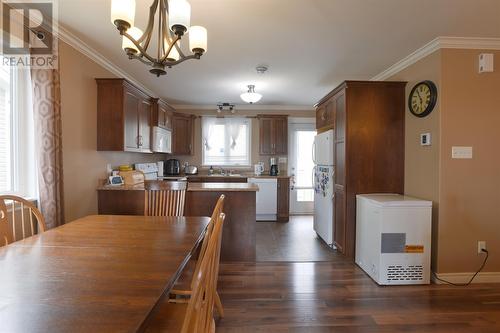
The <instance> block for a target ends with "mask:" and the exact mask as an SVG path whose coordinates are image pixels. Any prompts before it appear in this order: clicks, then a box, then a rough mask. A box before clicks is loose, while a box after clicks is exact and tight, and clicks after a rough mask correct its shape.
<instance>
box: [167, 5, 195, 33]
mask: <svg viewBox="0 0 500 333" xmlns="http://www.w3.org/2000/svg"><path fill="white" fill-rule="evenodd" d="M168 5H169V9H170V11H169V24H170V30H171V31H172V32H174V33H178V32H182V34H185V33H186V32H187V30H188V29H189V26H190V23H191V5H190V4H189V2H187V1H186V0H170V1H169V2H168Z"/></svg>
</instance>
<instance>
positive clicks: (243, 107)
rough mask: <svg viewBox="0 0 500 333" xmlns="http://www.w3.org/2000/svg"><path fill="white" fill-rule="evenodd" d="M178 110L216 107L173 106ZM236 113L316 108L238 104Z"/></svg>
mask: <svg viewBox="0 0 500 333" xmlns="http://www.w3.org/2000/svg"><path fill="white" fill-rule="evenodd" d="M171 105H172V107H174V108H175V109H177V110H214V111H215V110H216V109H217V107H216V106H215V105H206V104H205V105H201V104H200V105H196V104H171ZM234 109H235V110H236V111H238V110H245V111H252V110H256V111H314V107H312V106H305V105H265V104H236V105H235V106H234Z"/></svg>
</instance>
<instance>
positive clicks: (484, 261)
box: [432, 249, 490, 287]
mask: <svg viewBox="0 0 500 333" xmlns="http://www.w3.org/2000/svg"><path fill="white" fill-rule="evenodd" d="M481 251H483V252H484V253H486V257H485V258H484V260H483V263H482V264H481V267H479V269H478V270H477V271H476V273H474V275H473V276H472V277H471V278H470V280H469V282H467V283H453V282H450V281H446V280H443V279H441V278H439V277H438V276H437V274H436V273H435V272H432V274H434V278H435V279H436V280H438V281H441V282H443V283H446V284H449V285H452V286H457V287H467V286H468V285H470V284H471V283H472V281H474V279H475V278H476V276H477V275H478V274H479V273H480V272H481V271H482V270H483V268H484V266H485V265H486V262H487V261H488V257H489V255H490V254H489V253H488V250H486V249H482V250H481Z"/></svg>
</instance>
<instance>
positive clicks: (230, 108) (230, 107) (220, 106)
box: [217, 103, 235, 114]
mask: <svg viewBox="0 0 500 333" xmlns="http://www.w3.org/2000/svg"><path fill="white" fill-rule="evenodd" d="M224 110H228V111H229V112H231V113H232V114H234V112H235V110H234V104H230V103H219V104H217V113H221V112H222V111H224Z"/></svg>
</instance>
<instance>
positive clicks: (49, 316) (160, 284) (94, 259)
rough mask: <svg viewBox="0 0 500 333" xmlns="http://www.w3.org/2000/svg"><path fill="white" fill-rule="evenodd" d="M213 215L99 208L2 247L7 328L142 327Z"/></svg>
mask: <svg viewBox="0 0 500 333" xmlns="http://www.w3.org/2000/svg"><path fill="white" fill-rule="evenodd" d="M209 221H210V219H209V218H208V217H147V216H118V215H95V216H87V217H84V218H81V219H78V220H76V221H73V222H70V223H66V224H64V225H62V226H60V227H57V228H54V229H51V230H48V231H46V232H44V233H40V234H38V235H35V236H33V237H30V238H27V239H24V240H21V241H18V242H15V243H12V244H10V245H7V246H4V247H0V332H9V333H14V332H52V333H54V332H141V331H143V330H144V329H145V328H146V327H147V324H148V320H149V318H151V317H152V316H153V314H154V313H155V310H156V309H157V307H158V306H159V304H160V303H161V302H162V301H163V300H164V299H165V298H166V297H168V293H169V291H170V290H171V288H172V287H173V285H174V283H175V282H176V280H177V279H178V277H179V276H180V274H181V272H182V270H183V268H184V267H185V266H186V264H187V262H188V261H189V259H190V258H191V257H192V256H193V255H194V254H195V252H196V249H197V247H198V245H199V244H200V242H201V241H202V239H203V236H204V232H205V230H206V227H207V225H208V223H209ZM180 320H182V319H181V318H180Z"/></svg>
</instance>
